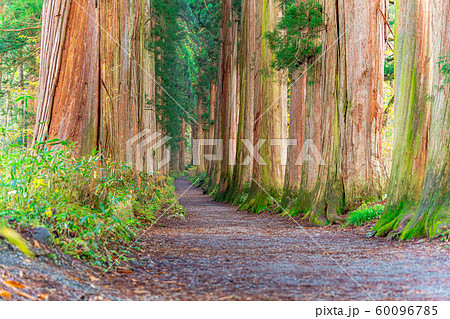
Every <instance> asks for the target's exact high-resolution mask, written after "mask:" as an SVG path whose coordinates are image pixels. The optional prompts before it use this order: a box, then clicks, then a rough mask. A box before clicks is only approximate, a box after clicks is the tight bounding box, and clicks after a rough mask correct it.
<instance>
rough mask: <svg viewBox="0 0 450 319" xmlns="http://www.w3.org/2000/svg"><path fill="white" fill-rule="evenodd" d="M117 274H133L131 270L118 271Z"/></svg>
mask: <svg viewBox="0 0 450 319" xmlns="http://www.w3.org/2000/svg"><path fill="white" fill-rule="evenodd" d="M117 272H118V273H119V274H131V273H133V272H132V271H131V270H121V269H119V270H118V271H117Z"/></svg>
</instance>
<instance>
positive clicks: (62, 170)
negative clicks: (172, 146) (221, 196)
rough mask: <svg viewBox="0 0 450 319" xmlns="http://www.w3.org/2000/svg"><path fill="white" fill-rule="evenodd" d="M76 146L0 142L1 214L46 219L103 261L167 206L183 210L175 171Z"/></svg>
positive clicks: (68, 244)
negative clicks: (82, 151)
mask: <svg viewBox="0 0 450 319" xmlns="http://www.w3.org/2000/svg"><path fill="white" fill-rule="evenodd" d="M73 147H74V145H72V144H70V143H68V142H65V141H60V140H56V139H54V140H51V141H48V142H46V143H41V144H38V145H36V146H35V147H34V148H32V149H24V148H22V147H19V146H15V145H10V146H8V147H5V148H4V149H3V150H0V218H1V219H4V220H5V221H6V222H7V223H8V224H10V225H12V226H15V227H16V228H29V227H33V226H34V227H37V226H44V227H46V228H48V229H49V230H50V232H51V233H52V234H53V235H54V237H55V240H54V241H55V243H56V244H57V245H59V246H60V247H62V249H63V251H65V252H66V253H69V254H71V255H74V256H75V257H77V258H86V259H90V260H92V261H95V262H96V263H97V264H104V263H108V262H111V261H112V260H114V259H116V258H117V257H118V256H120V255H121V253H120V251H117V250H121V247H122V246H124V245H125V244H129V243H131V242H132V241H133V240H134V239H135V238H136V235H137V232H138V231H140V230H141V229H144V228H146V227H148V225H149V224H150V223H151V222H152V221H154V220H155V219H156V217H157V216H158V215H160V214H161V213H163V212H164V211H165V210H166V209H169V208H170V209H169V212H170V213H172V214H176V215H181V214H183V210H182V208H181V206H180V205H179V204H178V202H177V200H176V197H175V195H174V192H175V189H174V186H173V178H171V177H168V176H165V175H163V174H161V173H156V174H152V175H148V174H140V175H139V176H137V174H136V172H135V170H134V169H132V168H131V167H129V166H127V165H123V164H118V163H113V162H111V161H108V160H107V159H105V158H104V157H102V156H101V155H100V154H98V153H93V154H92V155H90V156H87V157H84V158H80V159H76V158H75V157H74V156H73ZM112 247H114V248H115V249H112ZM123 250H124V249H123Z"/></svg>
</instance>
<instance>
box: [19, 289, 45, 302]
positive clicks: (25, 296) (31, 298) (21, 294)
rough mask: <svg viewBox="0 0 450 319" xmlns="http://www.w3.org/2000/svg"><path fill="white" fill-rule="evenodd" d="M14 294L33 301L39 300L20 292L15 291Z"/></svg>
mask: <svg viewBox="0 0 450 319" xmlns="http://www.w3.org/2000/svg"><path fill="white" fill-rule="evenodd" d="M16 294H18V295H19V296H22V297H24V298H27V299H30V300H33V301H38V300H39V299H37V298H36V297H33V296H30V295H29V294H27V293H25V292H22V291H16Z"/></svg>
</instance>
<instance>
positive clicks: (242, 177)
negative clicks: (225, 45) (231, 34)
mask: <svg viewBox="0 0 450 319" xmlns="http://www.w3.org/2000/svg"><path fill="white" fill-rule="evenodd" d="M255 23H256V0H249V1H244V2H243V3H242V16H241V37H240V41H241V52H240V91H239V94H240V103H239V121H238V130H237V148H236V163H235V167H234V171H233V179H232V185H231V189H230V190H229V195H228V199H229V200H230V201H231V202H234V203H238V202H239V200H240V198H241V196H242V193H243V192H244V189H245V186H246V184H247V183H249V182H250V181H251V175H252V168H253V165H252V164H253V160H251V161H247V162H245V160H246V158H247V157H248V156H250V152H249V150H248V148H247V147H246V146H245V145H244V144H243V141H242V140H248V141H250V142H252V143H253V122H254V113H253V108H254V101H255V78H256V73H257V70H256V69H255V66H254V65H253V63H254V57H255V55H256V54H257V52H256V25H255Z"/></svg>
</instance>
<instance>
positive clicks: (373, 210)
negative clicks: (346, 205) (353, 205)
mask: <svg viewBox="0 0 450 319" xmlns="http://www.w3.org/2000/svg"><path fill="white" fill-rule="evenodd" d="M383 210H384V205H381V204H377V205H373V206H370V205H367V204H363V205H362V206H361V207H359V208H358V209H357V210H354V211H352V212H351V213H350V214H349V216H348V218H347V222H346V225H347V226H360V225H362V224H364V223H366V222H368V221H370V220H372V219H375V218H377V217H379V216H380V215H381V213H382V212H383Z"/></svg>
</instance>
